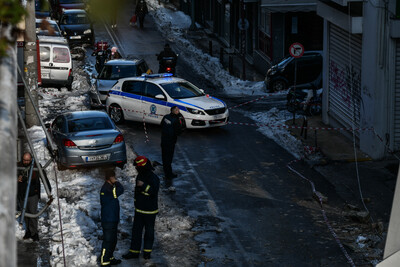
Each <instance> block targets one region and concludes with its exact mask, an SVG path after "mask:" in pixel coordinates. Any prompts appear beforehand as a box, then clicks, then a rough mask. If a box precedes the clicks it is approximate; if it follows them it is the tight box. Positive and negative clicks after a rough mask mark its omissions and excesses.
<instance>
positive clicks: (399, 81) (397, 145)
mask: <svg viewBox="0 0 400 267" xmlns="http://www.w3.org/2000/svg"><path fill="white" fill-rule="evenodd" d="M395 62H396V63H395V64H396V67H395V68H396V69H395V85H394V86H395V100H394V101H395V103H394V150H396V151H398V150H400V40H399V39H398V40H397V41H396V58H395Z"/></svg>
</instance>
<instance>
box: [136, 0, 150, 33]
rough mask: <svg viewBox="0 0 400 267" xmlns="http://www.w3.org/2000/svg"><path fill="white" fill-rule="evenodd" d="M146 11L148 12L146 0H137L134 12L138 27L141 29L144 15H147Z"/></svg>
mask: <svg viewBox="0 0 400 267" xmlns="http://www.w3.org/2000/svg"><path fill="white" fill-rule="evenodd" d="M147 13H149V10H148V8H147V4H146V1H144V0H139V2H138V3H137V4H136V8H135V14H136V16H137V18H138V19H139V25H140V28H142V29H143V23H144V17H145V16H146V15H147Z"/></svg>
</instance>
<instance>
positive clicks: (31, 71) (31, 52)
mask: <svg viewBox="0 0 400 267" xmlns="http://www.w3.org/2000/svg"><path fill="white" fill-rule="evenodd" d="M26 11H27V13H28V14H27V15H26V17H25V42H24V70H23V71H24V75H25V80H26V81H27V84H28V88H25V121H26V124H27V127H28V128H30V127H32V126H34V125H39V120H38V118H37V117H36V115H35V110H34V108H33V105H36V106H38V93H37V88H38V80H37V78H38V74H37V73H38V71H37V61H38V58H37V47H36V27H35V25H36V23H35V1H33V0H31V1H26ZM26 90H30V91H31V94H32V97H33V103H32V102H31V100H30V98H29V96H28V94H27V93H26Z"/></svg>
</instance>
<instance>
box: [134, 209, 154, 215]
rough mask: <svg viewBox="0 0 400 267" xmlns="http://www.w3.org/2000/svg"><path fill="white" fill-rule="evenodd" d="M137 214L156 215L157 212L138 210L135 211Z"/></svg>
mask: <svg viewBox="0 0 400 267" xmlns="http://www.w3.org/2000/svg"><path fill="white" fill-rule="evenodd" d="M135 210H136V211H137V212H139V213H143V214H156V213H158V210H153V211H146V210H140V209H135Z"/></svg>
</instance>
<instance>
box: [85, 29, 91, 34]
mask: <svg viewBox="0 0 400 267" xmlns="http://www.w3.org/2000/svg"><path fill="white" fill-rule="evenodd" d="M91 33H92V30H91V29H87V30H86V31H84V32H83V34H91Z"/></svg>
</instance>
